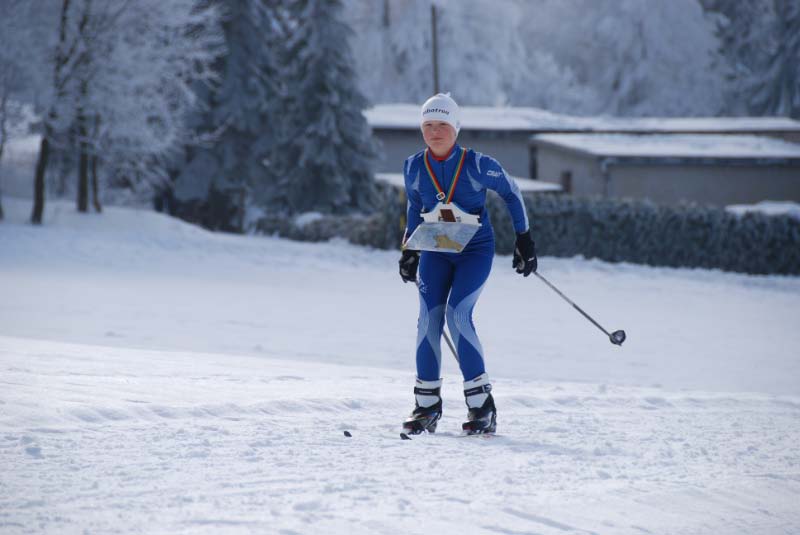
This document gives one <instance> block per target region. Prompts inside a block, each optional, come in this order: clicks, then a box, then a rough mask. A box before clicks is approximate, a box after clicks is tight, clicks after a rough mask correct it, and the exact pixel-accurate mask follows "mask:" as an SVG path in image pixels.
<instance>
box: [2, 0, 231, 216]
mask: <svg viewBox="0 0 800 535" xmlns="http://www.w3.org/2000/svg"><path fill="white" fill-rule="evenodd" d="M4 6H5V7H9V13H8V14H9V16H10V17H12V20H14V21H15V24H16V25H17V28H18V31H17V32H15V35H14V37H13V38H9V39H8V42H7V43H3V44H4V45H7V46H8V50H9V51H10V54H11V55H12V56H20V57H25V58H26V59H27V61H26V63H25V66H26V70H27V71H28V72H30V73H31V76H30V84H29V86H28V87H26V88H25V91H24V94H25V95H28V96H31V95H32V96H33V97H34V98H33V103H34V104H35V105H36V107H37V109H38V110H39V112H40V114H41V117H42V121H41V122H42V130H43V131H42V141H41V148H40V152H39V158H38V161H37V166H36V173H35V180H34V208H33V212H32V215H31V220H32V221H33V222H34V223H39V222H41V218H42V212H43V208H44V189H45V174H46V172H47V169H48V163H49V160H50V156H51V153H52V151H53V150H56V151H66V150H71V149H76V150H78V152H79V153H80V157H79V158H78V160H79V161H80V162H81V172H80V173H79V174H80V176H81V177H82V178H85V176H86V173H85V169H86V168H88V167H89V163H88V162H90V157H92V156H94V157H97V156H100V155H102V157H103V161H104V163H105V165H106V171H107V172H123V173H126V174H127V175H128V182H129V183H130V184H136V183H143V182H147V181H149V180H152V179H153V178H154V176H156V177H157V176H158V175H159V174H160V169H161V168H162V167H163V166H160V165H159V161H160V160H163V159H165V158H167V157H168V156H169V153H170V151H171V150H173V149H174V148H176V147H177V146H178V145H179V144H180V143H181V142H185V141H186V139H187V138H189V137H190V132H188V131H187V129H186V128H185V124H184V123H185V121H184V117H185V115H186V112H187V110H189V109H190V108H191V107H192V106H193V105H194V101H195V98H194V93H193V91H192V87H191V84H192V83H193V82H194V81H196V80H198V79H207V78H209V77H210V76H211V74H212V73H211V70H210V68H209V67H210V64H211V63H212V62H213V60H214V58H215V57H216V56H217V55H218V54H219V53H220V51H221V47H220V45H221V39H219V33H218V28H217V18H218V15H217V13H216V11H215V10H214V9H213V8H209V7H203V5H202V3H201V2H200V0H174V1H170V2H160V1H157V0H137V1H136V2H130V1H127V0H104V1H98V0H40V1H38V2H17V1H14V0H9V3H8V4H4ZM78 190H79V192H80V196H79V206H81V202H80V199H81V198H84V197H85V191H86V188H85V184H84V182H83V180H82V183H81V185H80V187H79V188H78Z"/></svg>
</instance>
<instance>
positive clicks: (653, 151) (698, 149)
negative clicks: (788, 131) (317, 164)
mask: <svg viewBox="0 0 800 535" xmlns="http://www.w3.org/2000/svg"><path fill="white" fill-rule="evenodd" d="M532 143H533V145H534V147H535V149H536V153H537V167H538V176H539V177H540V178H541V179H542V180H543V181H548V182H553V183H557V184H560V185H561V186H562V187H563V189H564V191H565V192H569V193H572V194H574V195H579V196H589V195H599V196H603V197H616V198H626V197H627V198H639V199H645V198H646V199H650V200H652V201H654V202H658V203H663V204H676V203H679V202H681V201H695V202H699V203H703V204H713V205H719V206H725V205H729V204H751V203H756V202H759V201H764V200H789V201H800V144H797V143H790V142H788V141H784V140H780V139H774V138H770V137H757V136H742V135H721V134H703V135H700V134H652V135H634V134H539V135H536V136H534V137H533V141H532Z"/></svg>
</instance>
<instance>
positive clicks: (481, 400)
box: [399, 93, 537, 434]
mask: <svg viewBox="0 0 800 535" xmlns="http://www.w3.org/2000/svg"><path fill="white" fill-rule="evenodd" d="M420 124H421V130H422V137H423V139H424V141H425V144H426V145H427V148H426V149H425V150H422V151H420V152H418V153H416V154H414V155H413V156H410V157H409V158H408V159H407V160H406V161H405V164H404V166H403V174H404V177H405V187H406V196H407V198H408V205H407V214H406V216H407V217H406V221H407V225H406V230H405V235H404V238H403V246H404V249H403V252H402V256H401V258H400V261H399V264H400V277H401V278H402V279H403V282H417V281H418V282H417V285H418V288H419V298H420V312H419V321H418V324H417V349H416V359H417V377H416V385H415V388H414V396H415V407H414V410H413V412H412V413H411V416H409V417H408V418H407V419H406V420H405V422H404V423H403V428H404V430H405V431H406V432H407V433H409V434H419V433H422V432H424V431H427V432H429V433H433V432H435V430H436V425H437V422H438V421H439V419H440V418H441V416H442V398H441V386H442V379H441V378H440V372H441V360H442V359H441V336H442V330H443V328H444V319H445V316H446V318H447V325H448V329H449V331H450V334H451V335H452V337H453V344H454V345H455V348H456V353H457V357H456V358H457V359H458V364H459V367H460V368H461V373H462V375H463V377H464V396H465V401H466V404H467V409H468V412H467V421H466V422H465V423H464V424H463V425H462V429H463V430H464V431H465V432H466V433H467V434H480V433H494V432H495V430H496V427H497V411H496V408H495V404H494V399H493V397H492V394H491V391H492V386H491V382H490V381H489V376H488V374H487V373H486V368H485V365H484V356H483V349H482V347H481V343H480V340H478V335H477V333H476V331H475V326H474V324H473V322H472V311H473V309H474V308H475V303H476V302H477V300H478V297H479V295H480V293H481V290H482V288H483V285H484V283H485V282H486V279H487V278H488V276H489V272H490V271H491V268H492V260H493V257H494V232H493V231H492V226H491V223H490V222H489V217H488V213H487V210H486V207H485V202H486V190H488V189H491V190H494V191H496V192H497V193H498V194H499V195H500V197H501V198H502V199H503V200H504V201H505V203H506V205H507V206H508V210H509V212H510V213H511V218H512V220H513V224H514V230H515V232H516V234H517V238H516V247H515V250H514V259H513V267H514V268H515V269H516V271H517V273H521V274H523V275H524V276H525V277H527V276H528V275H530V274H531V273H533V272H534V271H536V267H537V259H536V247H535V244H534V241H533V239H532V238H531V233H530V226H529V224H528V216H527V213H526V211H525V204H524V202H523V200H522V195H521V194H520V191H519V187H518V186H517V184H516V182H514V179H513V178H511V177H510V176H508V175H507V174H506V172H505V171H504V170H503V168H502V167H501V166H500V164H499V163H498V162H497V160H495V159H494V158H492V157H490V156H487V155H484V154H481V153H479V152H476V151H474V150H472V149H465V148H462V147H461V146H459V145H458V144H457V143H456V137H457V136H458V132H459V130H460V127H461V120H460V114H459V108H458V104H456V102H455V101H454V100H453V99H452V98H451V97H450V94H449V93H447V94H442V93H439V94H437V95H434V96H433V97H431V98H429V99H428V100H427V101H426V102H425V104H423V105H422V116H421V123H420ZM445 201H446V202H447V203H451V202H452V203H453V204H454V205H456V206H457V207H458V208H460V209H461V210H462V211H463V212H466V213H468V214H473V215H477V216H479V222H480V228H479V229H478V231H477V233H475V235H474V236H473V237H472V238H471V239H470V241H469V242H468V243H467V244H466V246H465V247H464V248H463V249H462V250H461V251H460V252H438V251H428V250H426V251H422V252H421V253H420V251H416V250H410V249H406V248H405V245H406V241H407V240H408V238H409V237H410V236H411V235H412V233H413V232H414V231H415V230H416V229H417V227H418V226H419V225H420V223H421V222H422V221H423V218H422V215H421V214H422V213H429V212H431V211H433V210H437V209H439V208H440V207H441V203H443V202H445ZM418 268H419V277H418V276H417V269H418Z"/></svg>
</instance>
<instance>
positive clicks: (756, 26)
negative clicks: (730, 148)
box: [707, 0, 800, 118]
mask: <svg viewBox="0 0 800 535" xmlns="http://www.w3.org/2000/svg"><path fill="white" fill-rule="evenodd" d="M707 7H708V8H709V9H710V10H711V11H714V12H717V13H719V14H720V15H722V17H721V19H720V22H719V24H718V26H717V33H718V36H719V38H720V53H721V55H722V56H723V57H724V58H725V59H726V60H727V63H728V71H729V77H730V79H731V81H732V84H733V89H732V90H731V95H730V97H729V101H730V104H729V105H728V110H727V111H728V112H734V113H736V112H739V113H750V114H755V115H787V116H790V117H795V118H797V117H800V3H798V2H797V0H753V1H750V2H740V1H739V0H713V1H709V2H708V6H707ZM740 103H743V104H744V106H743V107H742V106H741V104H740Z"/></svg>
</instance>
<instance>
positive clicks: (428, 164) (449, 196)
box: [425, 147, 467, 204]
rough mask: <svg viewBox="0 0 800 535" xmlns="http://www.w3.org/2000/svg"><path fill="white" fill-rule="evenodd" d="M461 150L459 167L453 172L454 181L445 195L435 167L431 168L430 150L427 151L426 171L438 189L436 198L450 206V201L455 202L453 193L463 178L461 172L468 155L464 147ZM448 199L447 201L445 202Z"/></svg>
mask: <svg viewBox="0 0 800 535" xmlns="http://www.w3.org/2000/svg"><path fill="white" fill-rule="evenodd" d="M460 148H461V156H460V157H459V159H458V165H456V170H455V171H454V172H453V181H452V182H451V183H450V191H449V192H448V193H447V195H445V193H444V190H443V189H442V186H441V185H440V184H439V181H438V180H436V173H434V172H433V167H431V162H430V149H425V169H426V170H427V171H428V176H429V177H431V182H433V187H434V188H436V198H437V199H439V200H440V201H443V200H444V202H445V204H449V203H450V201H452V200H453V193H454V192H455V191H456V184H457V183H458V179H459V177H461V170H462V169H463V168H464V159H465V156H466V155H467V151H466V149H465V148H464V147H460ZM445 199H447V200H445Z"/></svg>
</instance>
